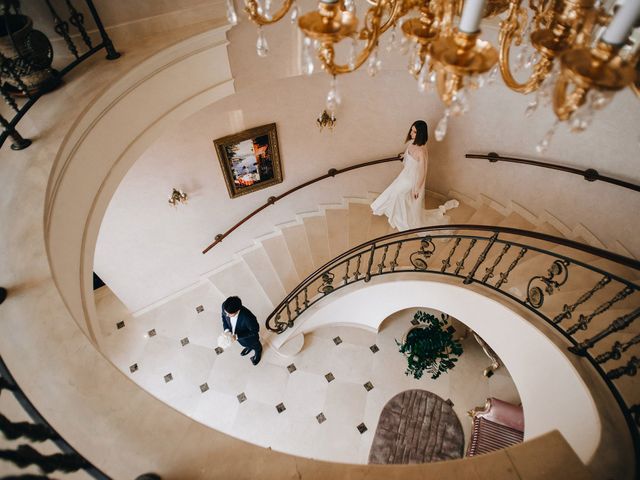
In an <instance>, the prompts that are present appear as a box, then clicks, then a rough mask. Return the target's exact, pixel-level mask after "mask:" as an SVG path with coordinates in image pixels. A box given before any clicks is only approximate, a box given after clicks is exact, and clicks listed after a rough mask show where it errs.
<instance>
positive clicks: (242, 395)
mask: <svg viewBox="0 0 640 480" xmlns="http://www.w3.org/2000/svg"><path fill="white" fill-rule="evenodd" d="M236 398H237V399H238V402H240V403H242V402H244V401H245V400H246V399H247V396H246V395H245V394H244V392H242V393H241V394H240V395H238V396H237V397H236Z"/></svg>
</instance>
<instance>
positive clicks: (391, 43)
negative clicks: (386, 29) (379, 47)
mask: <svg viewBox="0 0 640 480" xmlns="http://www.w3.org/2000/svg"><path fill="white" fill-rule="evenodd" d="M397 28H398V27H396V28H394V29H393V30H391V35H389V40H388V41H387V46H386V48H385V50H386V51H387V52H390V51H391V50H393V47H394V46H395V44H396V35H397V34H396V30H397Z"/></svg>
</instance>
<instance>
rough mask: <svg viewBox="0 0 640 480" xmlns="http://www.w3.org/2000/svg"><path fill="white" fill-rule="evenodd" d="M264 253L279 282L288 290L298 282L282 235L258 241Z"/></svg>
mask: <svg viewBox="0 0 640 480" xmlns="http://www.w3.org/2000/svg"><path fill="white" fill-rule="evenodd" d="M260 243H261V244H262V248H263V249H264V251H265V253H266V254H267V256H268V257H269V260H270V261H271V263H272V265H273V266H274V267H275V270H276V273H277V274H278V277H279V278H280V283H282V286H283V287H284V289H285V290H286V291H287V292H289V291H291V290H293V289H294V288H295V287H296V285H298V283H299V282H300V280H301V279H300V277H299V276H298V272H297V271H296V268H295V265H294V264H293V259H292V258H291V253H290V252H289V247H287V243H286V241H285V239H284V237H283V236H282V235H276V236H273V237H270V238H267V239H264V240H262V241H261V242H260Z"/></svg>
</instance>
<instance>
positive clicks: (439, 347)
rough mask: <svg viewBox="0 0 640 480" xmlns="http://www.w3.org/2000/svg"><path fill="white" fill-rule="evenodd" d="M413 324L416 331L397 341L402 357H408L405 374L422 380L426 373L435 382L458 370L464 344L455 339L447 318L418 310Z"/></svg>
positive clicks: (413, 330)
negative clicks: (456, 366) (448, 371)
mask: <svg viewBox="0 0 640 480" xmlns="http://www.w3.org/2000/svg"><path fill="white" fill-rule="evenodd" d="M411 323H413V325H414V327H413V328H411V329H410V330H409V331H408V332H407V334H406V335H405V338H404V340H403V341H402V342H398V341H397V340H396V344H397V345H398V346H399V347H400V353H403V354H404V355H405V356H406V357H407V370H406V371H405V374H406V375H409V374H411V375H413V377H414V378H415V379H420V378H422V375H423V373H424V372H425V371H426V372H428V373H430V374H431V378H432V379H434V380H435V379H436V378H438V377H439V376H440V375H442V374H443V373H445V372H446V371H447V370H451V369H452V368H453V367H455V364H456V362H457V361H458V357H460V355H462V344H461V343H460V341H459V340H457V339H454V338H453V334H454V333H455V328H453V326H452V325H450V324H449V322H448V315H445V314H444V313H443V314H442V315H441V317H440V318H437V317H436V316H435V315H431V314H429V313H425V312H422V311H420V310H418V311H417V312H416V314H415V315H414V316H413V321H412V322H411Z"/></svg>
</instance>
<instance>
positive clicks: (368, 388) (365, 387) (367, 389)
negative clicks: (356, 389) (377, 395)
mask: <svg viewBox="0 0 640 480" xmlns="http://www.w3.org/2000/svg"><path fill="white" fill-rule="evenodd" d="M364 389H365V390H366V391H367V392H370V391H371V390H373V383H371V382H367V383H365V384H364Z"/></svg>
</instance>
